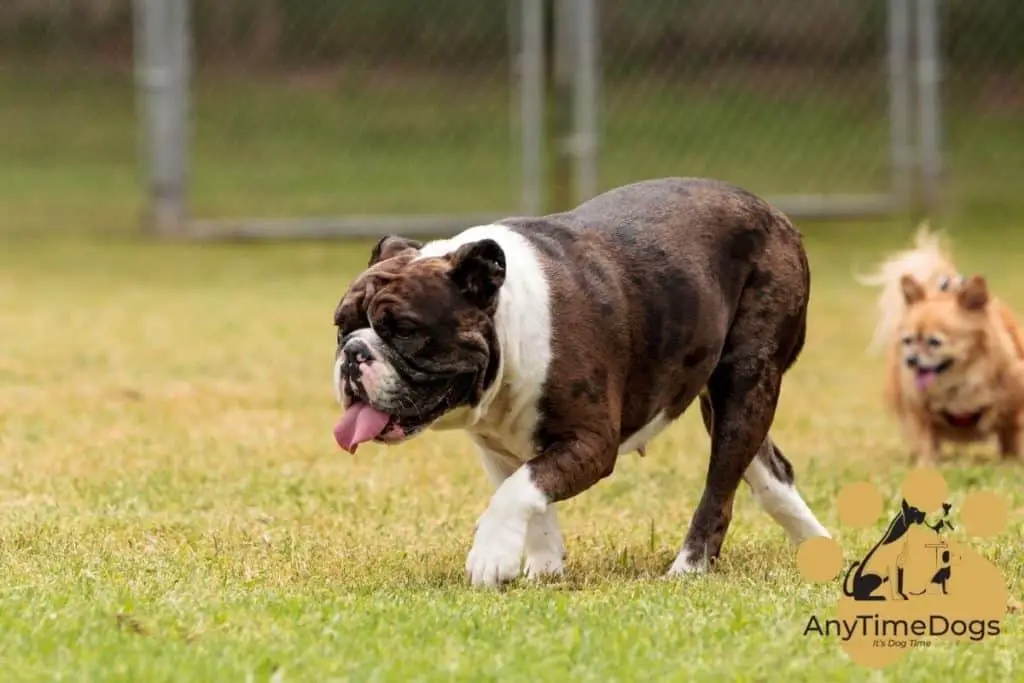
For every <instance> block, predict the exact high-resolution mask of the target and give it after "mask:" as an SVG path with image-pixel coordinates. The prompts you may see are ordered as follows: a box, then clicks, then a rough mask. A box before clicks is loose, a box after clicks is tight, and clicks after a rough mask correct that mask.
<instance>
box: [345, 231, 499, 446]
mask: <svg viewBox="0 0 1024 683" xmlns="http://www.w3.org/2000/svg"><path fill="white" fill-rule="evenodd" d="M421 246H422V245H421V244H419V243H417V242H414V241H411V240H407V239H404V238H401V237H393V236H392V237H385V238H384V239H382V240H381V241H380V242H379V243H378V244H377V246H376V247H374V250H373V254H372V255H371V257H370V262H369V268H368V269H367V270H366V271H364V272H363V273H362V274H361V275H359V277H357V278H356V279H355V281H354V282H353V283H352V284H351V285H350V287H349V290H348V291H347V292H346V293H345V295H344V297H342V299H341V301H340V302H339V304H338V307H337V309H336V310H335V313H334V324H335V325H336V326H337V328H338V346H337V349H336V352H335V366H334V384H335V389H336V391H337V396H338V400H339V402H341V404H342V406H343V407H344V409H345V412H344V414H343V415H342V417H341V420H340V421H339V423H338V425H337V426H336V427H335V430H334V436H335V439H336V440H337V442H338V445H339V446H341V447H342V448H344V449H345V450H347V451H349V452H355V449H356V447H357V446H358V445H359V444H360V443H362V442H365V441H370V440H376V441H379V442H382V443H396V442H399V441H402V440H404V439H407V438H409V437H411V436H413V435H415V434H417V433H418V432H420V431H422V430H424V429H426V428H427V427H429V426H430V425H431V424H433V423H434V422H435V421H437V420H438V419H439V418H440V417H442V416H443V415H445V414H446V413H448V412H449V411H451V410H452V409H454V408H457V407H460V406H467V405H468V406H472V405H476V403H477V402H479V400H480V398H481V396H482V395H483V393H484V392H485V391H486V389H487V388H488V387H489V386H490V384H491V383H492V382H493V380H494V377H495V375H496V373H497V369H498V361H499V348H498V342H497V338H496V335H495V329H494V315H495V311H496V309H497V302H498V292H499V290H500V288H501V285H502V284H503V283H504V280H505V255H504V252H503V251H502V249H501V247H500V246H499V245H498V244H497V243H496V242H494V241H492V240H481V241H479V242H474V243H470V244H466V245H464V246H462V247H460V248H459V249H457V250H456V251H454V252H452V253H450V254H446V255H444V256H439V257H429V258H421V255H420V252H419V249H420V247H421Z"/></svg>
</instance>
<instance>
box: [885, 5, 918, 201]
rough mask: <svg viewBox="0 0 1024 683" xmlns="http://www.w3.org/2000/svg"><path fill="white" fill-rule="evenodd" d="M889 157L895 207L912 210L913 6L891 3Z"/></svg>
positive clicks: (889, 8)
mask: <svg viewBox="0 0 1024 683" xmlns="http://www.w3.org/2000/svg"><path fill="white" fill-rule="evenodd" d="M888 10H889V20H888V23H889V60H888V61H889V63H888V67H889V154H890V161H891V168H890V172H891V173H892V193H893V203H894V205H895V206H896V207H898V208H899V209H900V210H903V211H907V210H909V209H910V203H911V191H912V183H913V175H914V168H913V161H914V160H913V156H912V155H913V149H912V146H911V139H910V131H911V126H910V115H911V81H910V3H909V0H889V2H888Z"/></svg>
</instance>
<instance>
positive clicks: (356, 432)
mask: <svg viewBox="0 0 1024 683" xmlns="http://www.w3.org/2000/svg"><path fill="white" fill-rule="evenodd" d="M390 419H391V416H390V415H387V414H386V413H382V412H380V411H379V410H377V409H376V408H372V407H370V406H369V405H367V404H365V403H353V404H352V405H351V406H349V409H348V410H346V411H345V414H344V415H342V416H341V419H340V420H338V424H336V425H335V426H334V440H335V441H337V442H338V445H339V446H341V447H342V448H344V449H345V450H346V451H348V452H349V453H355V452H356V447H357V446H359V444H361V443H363V442H364V441H369V440H370V439H373V438H374V437H377V436H380V433H381V432H383V431H384V428H385V427H386V426H387V424H388V421H389V420H390Z"/></svg>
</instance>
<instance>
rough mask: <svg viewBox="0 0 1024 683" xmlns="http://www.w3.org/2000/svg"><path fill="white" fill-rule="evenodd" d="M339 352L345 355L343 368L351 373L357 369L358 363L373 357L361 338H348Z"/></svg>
mask: <svg viewBox="0 0 1024 683" xmlns="http://www.w3.org/2000/svg"><path fill="white" fill-rule="evenodd" d="M341 353H342V355H343V356H344V357H345V364H344V365H345V370H346V371H347V372H351V373H355V372H357V371H358V369H359V364H360V363H366V362H369V361H370V360H372V358H373V355H372V354H371V353H370V347H369V346H368V345H367V343H366V342H364V341H363V340H362V339H352V340H350V341H349V342H348V343H346V344H345V346H343V347H342V349H341Z"/></svg>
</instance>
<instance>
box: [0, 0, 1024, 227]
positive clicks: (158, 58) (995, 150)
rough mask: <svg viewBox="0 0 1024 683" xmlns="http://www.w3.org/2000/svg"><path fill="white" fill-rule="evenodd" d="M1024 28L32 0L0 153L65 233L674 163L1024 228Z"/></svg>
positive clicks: (936, 1)
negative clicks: (106, 211)
mask: <svg viewBox="0 0 1024 683" xmlns="http://www.w3.org/2000/svg"><path fill="white" fill-rule="evenodd" d="M1022 30H1024V5H1021V4H1020V3H1019V2H1016V0H863V2H858V3H849V2H843V1H842V0H776V1H775V2H772V3H763V2H759V1H758V0H650V1H649V2H643V3H639V2H629V1H628V0H503V1H501V2H499V1H498V0H436V2H433V3H429V4H428V3H415V2H408V1H405V0H348V1H345V2H343V1H341V0H6V1H5V2H3V3H0V59H2V60H3V65H2V68H0V89H2V90H0V116H3V119H2V120H0V123H5V124H6V125H5V128H6V129H7V130H8V131H10V133H11V134H10V135H8V136H4V137H6V138H7V140H6V142H0V150H3V151H5V152H6V154H5V156H6V157H7V158H9V159H11V160H12V161H13V162H14V164H13V165H15V166H18V167H19V171H20V176H19V178H16V179H15V180H17V181H19V182H17V183H8V184H7V185H8V187H9V188H16V187H22V188H24V187H25V186H26V183H25V182H20V178H24V177H27V176H32V175H33V174H36V175H43V176H46V178H47V179H50V178H51V176H52V178H53V179H56V180H57V181H58V183H56V184H55V183H53V182H51V183H50V187H51V189H55V190H56V191H59V192H60V193H63V195H65V196H66V197H67V201H66V202H64V203H65V204H66V206H67V207H68V210H67V211H66V212H65V213H60V214H55V213H53V212H52V211H51V212H50V213H47V214H46V219H45V220H43V219H40V221H39V223H40V224H42V223H44V222H49V223H52V222H54V221H58V220H64V217H65V215H67V216H74V212H75V210H78V211H81V210H83V208H84V207H95V206H97V205H102V204H104V203H106V204H109V205H110V206H113V205H114V204H115V203H118V202H120V203H122V204H123V203H125V202H126V201H131V202H133V206H135V205H138V208H139V209H145V210H146V213H145V214H144V215H145V220H146V221H147V223H148V224H149V225H151V226H156V227H157V228H159V229H160V230H161V231H163V232H166V233H168V234H179V235H191V236H232V235H234V236H239V235H254V236H259V235H283V236H295V237H299V236H305V235H333V234H379V233H380V232H382V231H386V230H392V229H394V230H399V229H401V230H403V231H406V232H416V231H420V232H449V231H452V230H455V229H458V228H460V227H464V226H465V225H468V224H470V223H474V222H481V221H484V220H491V219H494V218H498V217H501V216H505V215H510V214H516V213H536V212H540V211H547V210H555V209H558V208H564V207H565V206H568V205H571V204H573V203H575V202H576V201H578V200H580V199H582V198H585V197H587V196H591V195H593V194H594V193H596V192H598V191H601V190H603V189H606V188H609V187H613V186H615V185H618V184H622V183H626V182H630V181H633V180H638V179H641V178H646V177H654V176H661V175H709V176H716V177H720V178H723V179H727V180H730V181H733V182H736V183H738V184H741V185H743V186H745V187H748V188H749V189H751V190H753V191H755V192H758V193H761V194H764V195H767V196H769V197H771V198H772V199H774V200H776V201H778V202H779V204H780V206H782V207H783V208H784V209H786V210H788V211H790V212H791V213H793V214H795V215H820V216H825V217H828V216H836V217H838V216H866V215H870V214H876V213H891V212H897V211H903V210H905V209H910V208H915V207H916V208H920V207H923V210H927V211H929V212H932V213H935V212H938V211H942V210H945V211H948V212H951V213H952V214H953V215H954V216H955V215H960V214H963V215H967V214H970V215H977V214H978V213H979V212H989V213H992V214H998V215H999V216H1000V219H1001V220H1007V221H1010V220H1013V217H1014V216H1015V215H1016V214H1017V213H1018V212H1019V211H1018V210H1019V209H1021V208H1024V206H1021V205H1022V204H1024V199H1022V197H1021V193H1020V192H1019V191H1018V190H1017V187H1019V186H1020V184H1021V182H1020V181H1021V180H1022V179H1024V155H1021V154H1019V153H1018V152H1017V150H1019V149H1021V148H1022V147H1021V145H1020V144H1019V143H1022V142H1024V125H1022V121H1024V78H1022V76H1024V74H1022V65H1024V48H1022V47H1021V46H1022V45H1024V41H1021V40H1020V36H1021V35H1022V34H1024V33H1022ZM133 81H134V85H133ZM5 113H6V115H4V114H5ZM140 171H141V173H140ZM72 177H74V178H75V181H74V182H71V181H70V179H71V178H72ZM61 179H64V180H66V182H64V184H63V185H61V184H59V181H60V180H61ZM0 192H4V190H0ZM9 192H10V195H9V196H7V197H5V198H4V199H5V203H6V204H7V205H8V207H11V208H10V210H11V211H12V212H14V211H21V209H19V208H18V207H19V206H21V207H25V206H28V205H29V204H30V203H31V204H32V206H37V205H42V203H43V202H44V200H47V199H52V197H49V198H41V197H36V198H34V199H33V198H32V197H30V196H29V197H28V198H26V193H25V191H24V190H22V191H21V192H20V193H18V192H16V191H15V190H14V189H10V190H9ZM0 196H2V195H0ZM40 215H43V214H40Z"/></svg>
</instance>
